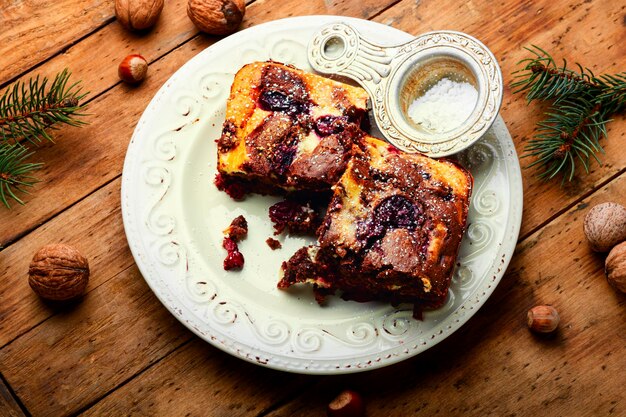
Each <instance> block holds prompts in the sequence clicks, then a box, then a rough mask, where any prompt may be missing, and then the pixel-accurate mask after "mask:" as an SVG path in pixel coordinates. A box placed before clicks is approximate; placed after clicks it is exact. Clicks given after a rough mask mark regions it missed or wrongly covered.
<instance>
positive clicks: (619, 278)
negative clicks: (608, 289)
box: [604, 242, 626, 293]
mask: <svg viewBox="0 0 626 417" xmlns="http://www.w3.org/2000/svg"><path fill="white" fill-rule="evenodd" d="M604 272H606V279H607V281H609V284H611V286H612V287H613V288H615V289H616V290H619V291H621V292H623V293H626V242H622V243H620V244H619V245H617V246H615V247H614V248H613V249H611V252H609V256H607V257H606V262H605V264H604Z"/></svg>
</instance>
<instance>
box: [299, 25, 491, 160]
mask: <svg viewBox="0 0 626 417" xmlns="http://www.w3.org/2000/svg"><path fill="white" fill-rule="evenodd" d="M308 56H309V62H310V63H311V65H312V67H313V68H314V69H315V70H317V71H319V72H321V73H325V74H337V75H342V76H346V77H349V78H351V79H353V80H355V81H357V82H358V83H359V84H361V86H362V87H363V88H365V89H366V90H367V91H368V93H369V94H370V97H371V98H372V111H373V114H374V118H375V120H376V124H377V126H378V128H379V129H380V131H381V133H382V134H383V135H384V136H385V137H386V138H387V139H388V140H389V141H390V142H391V143H393V144H394V145H396V146H397V147H399V148H401V149H403V150H405V151H407V152H422V153H425V154H427V155H429V156H432V157H441V156H446V155H451V154H454V153H456V152H459V151H461V150H463V149H465V148H467V147H468V146H470V145H471V144H472V143H474V142H476V141H477V140H479V139H480V138H481V137H482V135H483V134H484V133H485V132H486V131H487V130H488V129H489V127H491V124H492V123H493V122H494V121H495V119H496V117H497V115H498V110H499V109H500V105H501V103H502V92H503V85H502V73H501V71H500V67H499V66H498V64H497V62H496V59H495V57H494V56H493V54H492V53H491V51H489V49H487V47H485V45H483V44H482V43H481V42H480V41H478V40H476V39H475V38H473V37H471V36H469V35H467V34H464V33H460V32H454V31H436V32H429V33H425V34H423V35H420V36H418V37H416V38H415V39H413V40H411V41H409V42H407V43H404V44H401V45H394V46H382V45H377V44H375V43H373V42H371V41H369V40H367V39H364V38H363V37H361V35H360V34H359V33H358V32H357V31H356V30H355V29H354V28H353V27H352V26H350V25H348V24H345V23H331V24H329V25H326V26H324V27H322V28H321V29H320V30H319V31H318V32H317V33H316V34H315V35H314V36H313V38H312V39H311V41H310V43H309V49H308Z"/></svg>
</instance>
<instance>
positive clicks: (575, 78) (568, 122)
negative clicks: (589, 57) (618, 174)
mask: <svg viewBox="0 0 626 417" xmlns="http://www.w3.org/2000/svg"><path fill="white" fill-rule="evenodd" d="M526 49H527V50H528V51H530V52H531V53H533V54H534V57H531V58H527V59H524V60H522V61H520V62H519V63H520V64H523V65H524V67H523V68H522V69H521V70H519V71H516V72H514V74H516V79H517V81H515V82H513V83H512V84H511V87H512V88H513V92H514V93H519V92H526V98H527V100H528V102H529V103H530V102H531V101H532V100H537V99H540V100H551V101H552V102H553V104H552V107H551V108H550V109H549V110H548V112H547V113H546V116H547V119H546V120H544V121H542V122H539V123H538V124H537V126H538V129H537V133H536V135H535V137H534V138H533V139H532V140H531V141H529V143H528V144H527V146H526V148H525V151H524V155H523V156H522V157H534V158H536V160H535V161H534V162H532V163H531V164H530V165H529V167H533V166H536V167H539V168H540V169H541V170H542V171H541V172H540V174H539V177H540V178H543V179H551V178H554V177H555V176H557V175H558V174H560V173H562V174H563V181H565V180H566V179H567V180H568V181H571V180H572V179H573V178H574V175H575V172H576V165H577V164H578V163H580V164H582V165H583V167H584V169H585V171H586V172H587V173H588V172H589V162H590V160H591V159H592V158H593V159H595V160H596V161H597V162H598V163H600V161H599V159H598V156H597V154H598V153H601V152H604V151H603V149H602V146H601V145H600V140H601V139H602V138H603V137H606V135H607V131H606V124H607V123H608V122H609V121H610V117H611V115H613V114H615V113H617V112H620V111H622V110H624V108H625V107H626V72H624V73H619V74H615V75H601V76H599V77H596V76H595V75H594V74H593V72H592V71H591V70H589V69H588V68H583V67H582V66H581V65H579V64H577V67H578V69H579V71H578V72H576V71H572V70H570V69H568V68H567V63H566V62H565V61H563V66H562V67H557V65H556V63H555V61H554V59H552V57H551V56H550V55H549V54H548V53H547V52H545V51H544V50H543V49H541V48H539V47H536V46H533V48H526Z"/></svg>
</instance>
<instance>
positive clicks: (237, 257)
mask: <svg viewBox="0 0 626 417" xmlns="http://www.w3.org/2000/svg"><path fill="white" fill-rule="evenodd" d="M241 268H243V255H242V254H241V252H239V251H238V250H235V251H232V252H228V255H226V259H224V269H225V270H226V271H230V270H231V269H241Z"/></svg>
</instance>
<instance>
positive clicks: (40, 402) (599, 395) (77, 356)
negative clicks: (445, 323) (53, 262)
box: [0, 0, 626, 416]
mask: <svg viewBox="0 0 626 417" xmlns="http://www.w3.org/2000/svg"><path fill="white" fill-rule="evenodd" d="M185 9H186V2H185V1H183V0H172V1H168V2H166V5H165V8H164V11H163V14H162V15H161V18H160V20H159V22H158V24H157V25H156V27H155V28H154V29H153V30H152V31H151V32H149V33H147V34H141V35H137V34H132V33H129V32H127V31H125V30H123V29H122V27H121V26H120V25H119V23H118V22H117V21H116V20H115V17H114V11H113V2H112V1H105V0H64V1H51V0H33V1H28V2H25V1H15V0H13V1H12V0H0V87H5V86H7V85H8V84H10V83H11V82H13V81H15V80H18V79H26V78H28V77H31V76H34V75H36V74H42V75H48V76H51V75H53V74H55V73H56V72H57V71H60V70H61V69H62V68H65V67H68V68H70V69H71V71H72V72H73V77H74V79H77V80H78V79H80V80H82V81H83V84H84V86H85V88H87V89H88V90H89V91H90V94H89V113H91V116H89V118H88V120H89V122H90V124H89V125H88V126H86V127H83V128H80V129H78V128H71V127H63V128H61V129H60V130H59V131H57V132H56V133H55V138H56V144H44V145H43V146H42V147H41V148H40V149H39V150H38V151H37V154H36V159H37V160H40V161H45V163H46V165H45V168H44V170H43V171H42V172H41V173H40V175H41V177H42V179H43V182H42V183H40V184H38V185H37V187H36V189H35V190H34V191H33V193H32V195H31V196H27V198H26V200H27V204H26V205H25V206H23V207H14V208H13V209H12V210H10V211H9V210H6V209H4V208H2V207H0V216H1V219H2V221H1V222H0V246H2V247H3V249H1V251H0V265H1V268H2V272H1V273H0V274H1V278H0V373H1V375H0V376H1V379H0V394H1V395H0V415H15V416H21V415H37V416H39V415H49V416H61V415H78V414H86V415H112V416H117V415H123V414H139V415H164V416H177V415H180V416H182V415H196V416H206V415H215V416H244V415H245V416H293V415H302V416H318V415H323V413H324V410H325V407H326V404H327V402H328V401H329V400H330V399H331V398H332V397H333V396H334V395H335V394H336V393H337V392H338V391H340V390H341V389H343V388H345V387H351V388H353V389H356V390H358V391H360V392H361V393H362V394H363V395H364V397H365V398H366V401H367V408H368V415H370V416H408V415H443V416H454V415H476V416H478V415H480V416H483V415H496V416H505V415H507V416H522V415H524V416H526V415H527V416H531V415H533V416H534V415H546V416H578V415H588V416H600V415H609V414H611V415H622V416H623V415H626V400H625V399H624V398H625V397H624V383H625V382H626V373H625V369H626V356H625V354H626V352H625V347H626V338H625V336H626V320H625V318H626V315H625V314H624V308H625V305H624V304H625V300H626V298H625V297H624V296H623V295H620V294H618V293H616V292H615V291H613V290H612V289H611V288H610V287H609V286H608V285H607V283H606V280H605V279H604V276H603V262H604V257H603V256H602V255H598V254H595V253H592V252H591V251H590V249H589V247H588V245H587V243H586V241H585V239H584V236H583V233H582V218H583V216H584V214H585V213H586V211H587V210H588V207H589V206H590V205H593V204H596V203H599V202H604V201H617V202H620V203H622V204H626V146H624V143H625V142H624V141H625V140H626V118H624V116H620V117H617V119H616V120H615V121H614V122H612V123H611V124H610V126H609V132H608V133H609V135H608V136H609V139H608V140H603V145H604V146H605V149H606V154H605V155H603V156H602V161H603V164H602V166H599V165H598V164H593V165H592V167H591V172H590V173H589V175H582V174H581V175H580V176H578V177H576V179H575V180H574V181H573V182H571V183H570V184H567V185H566V186H564V187H561V186H560V185H559V183H558V181H557V182H553V183H542V182H540V181H538V180H537V179H536V178H535V177H534V176H533V171H532V170H524V171H523V179H524V190H523V191H524V215H523V222H522V229H521V234H520V237H519V242H518V246H517V251H516V254H515V256H514V258H513V260H512V263H511V265H510V267H509V269H508V272H507V274H506V275H505V276H504V278H503V279H502V282H501V283H500V284H499V286H498V288H497V289H496V291H495V293H494V294H493V295H492V296H491V298H490V299H489V300H488V301H487V303H486V304H485V306H484V307H483V308H482V309H481V310H480V311H479V312H478V313H477V314H476V315H475V316H474V317H473V318H472V319H471V320H470V321H469V322H468V323H467V324H465V325H464V326H463V327H462V328H461V329H460V330H459V331H457V332H456V333H455V334H453V335H452V336H451V337H449V338H448V339H446V340H445V341H444V342H442V343H440V344H439V345H437V346H436V347H434V348H432V349H430V350H428V351H427V352H425V353H423V354H420V355H418V356H416V357H414V358H412V359H409V360H406V361H404V362H402V363H400V364H397V365H394V366H389V367H387V368H383V369H379V370H375V371H370V372H365V373H360V374H352V375H343V376H305V375H296V374H290V373H283V372H278V371H274V370H270V369H265V368H263V367H261V366H256V365H253V364H250V363H247V362H244V361H242V360H239V359H236V358H234V357H231V356H229V355H228V354H225V353H223V352H221V351H220V350H218V349H216V348H214V347H213V346H211V345H210V344H208V343H206V342H204V341H203V340H201V339H199V338H198V337H196V336H194V335H193V334H192V333H191V332H190V331H188V330H187V329H186V328H185V327H184V326H183V325H181V324H180V323H179V322H178V321H177V320H176V319H175V318H174V317H173V316H172V315H170V314H169V313H168V312H167V310H166V309H165V308H164V307H163V306H162V305H161V304H160V303H159V301H158V300H157V298H156V297H155V296H154V295H153V293H152V292H151V291H150V289H149V288H148V286H147V285H146V283H145V282H144V280H143V279H142V277H141V275H140V273H139V271H138V269H137V267H136V265H135V263H134V261H133V257H132V256H131V253H130V251H129V249H128V246H127V242H126V237H125V234H124V230H123V226H122V218H121V212H120V178H121V174H122V163H123V159H124V154H125V151H126V148H127V145H128V141H129V138H130V136H131V134H132V131H133V129H134V127H135V124H136V123H137V120H138V119H139V116H140V115H141V113H142V112H143V110H144V108H145V107H146V105H147V104H148V102H149V100H150V99H151V98H152V96H153V95H154V94H155V92H156V90H157V89H158V88H159V87H160V86H161V85H162V84H163V83H164V82H165V80H167V79H168V77H170V76H171V75H172V74H173V73H174V72H175V71H176V70H177V69H178V68H179V67H180V66H181V65H182V64H184V63H185V62H186V61H187V60H189V59H190V58H192V57H193V56H194V55H196V54H197V53H198V52H200V51H201V50H203V49H204V48H206V47H208V46H210V45H211V44H213V43H214V42H215V41H216V40H217V38H214V37H210V36H205V35H202V34H199V33H198V31H197V30H196V29H195V28H194V26H193V25H192V23H191V22H190V21H189V19H188V18H187V15H186V12H185ZM306 14H337V15H346V16H355V17H359V18H363V19H371V20H374V21H377V22H381V23H385V24H388V25H392V26H393V27H396V28H398V29H401V30H404V31H407V32H410V33H412V34H419V33H421V32H425V31H428V30H434V29H455V30H459V31H463V32H467V33H469V34H472V35H474V36H475V37H477V38H479V39H481V40H482V41H483V42H484V43H485V44H486V45H488V46H489V47H490V49H491V50H492V51H493V52H494V54H495V55H496V57H497V58H498V60H499V62H500V64H501V66H502V71H503V74H504V77H505V80H506V81H507V82H508V81H510V80H511V75H510V74H511V72H512V71H513V70H514V69H515V68H516V63H517V62H518V61H519V60H520V59H521V58H523V57H525V56H526V53H525V51H524V50H523V49H522V47H524V46H528V45H530V44H536V45H540V46H543V47H544V48H546V49H548V50H550V51H552V52H553V53H554V54H555V56H556V57H557V58H559V59H560V58H563V57H566V58H568V61H570V62H574V61H579V62H582V63H585V64H586V65H587V66H589V67H590V68H591V69H592V70H594V71H595V72H609V73H611V72H619V71H623V70H625V69H626V46H625V45H626V4H624V2H623V1H622V2H620V1H614V0H585V1H583V0H556V1H555V0H537V1H516V0H502V1H495V2H494V1H486V0H473V1H466V2H457V1H452V0H437V1H436V0H421V1H414V0H402V1H397V0H385V1H378V0H358V1H357V0H345V1H340V0H338V1H333V0H330V1H322V0H311V1H300V0H282V1H277V0H256V1H254V0H253V1H249V4H248V8H247V12H246V18H245V21H244V25H243V26H244V27H249V26H253V25H256V24H259V23H262V22H266V21H270V20H274V19H278V18H283V17H287V16H294V15H306ZM133 52H134V53H141V54H143V55H144V56H145V57H146V58H147V59H148V61H149V63H150V69H149V77H148V79H147V80H146V81H145V82H144V83H143V84H142V85H141V86H139V87H137V88H131V87H128V86H127V85H125V84H122V83H121V82H120V81H119V80H118V78H117V64H118V62H119V61H120V60H121V59H122V58H123V57H124V56H126V55H127V54H129V53H133ZM501 114H502V116H503V117H504V119H505V121H506V123H507V125H508V128H509V130H510V132H511V134H512V136H513V139H514V142H515V144H516V147H517V149H518V152H521V150H522V148H523V147H524V144H525V143H526V142H527V141H528V140H529V138H530V137H531V136H532V134H533V129H534V124H535V122H536V121H537V120H538V117H539V116H540V107H539V106H537V105H533V106H530V107H528V106H527V105H526V103H525V100H524V99H523V97H521V96H519V95H515V96H514V95H512V94H511V91H510V89H509V88H507V89H506V90H505V95H504V101H503V106H502V111H501ZM51 242H66V243H70V244H72V245H74V246H76V247H78V248H80V250H81V251H82V252H83V253H84V254H85V255H86V256H87V257H88V258H89V261H90V264H91V269H92V275H91V281H90V283H89V287H88V293H87V295H86V296H85V297H84V299H83V300H82V302H80V303H78V304H76V305H74V306H71V307H68V308H65V309H59V308H58V307H51V306H49V305H47V304H44V303H43V302H42V301H41V300H40V299H39V298H38V297H37V296H36V295H35V294H34V293H33V292H32V291H31V289H30V288H29V286H28V283H27V279H26V276H27V270H28V264H29V262H30V259H31V257H32V255H33V253H34V252H35V250H36V249H38V248H39V247H40V246H42V245H43V244H46V243H51ZM543 303H548V304H553V305H555V306H556V307H557V308H558V309H559V311H560V313H561V318H562V321H561V326H560V329H559V331H558V333H557V334H556V336H555V337H553V338H538V337H535V336H533V335H532V334H531V333H530V332H529V331H528V330H527V328H526V325H525V315H526V311H527V309H528V308H529V307H531V306H533V305H535V304H543Z"/></svg>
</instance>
